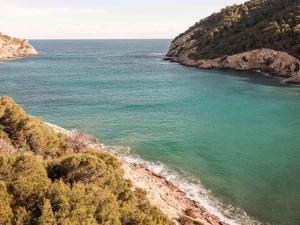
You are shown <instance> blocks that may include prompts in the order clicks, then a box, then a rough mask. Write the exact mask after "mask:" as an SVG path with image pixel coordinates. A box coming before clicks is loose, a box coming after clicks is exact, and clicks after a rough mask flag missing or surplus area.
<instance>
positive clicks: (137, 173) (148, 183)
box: [46, 123, 229, 225]
mask: <svg viewBox="0 0 300 225" xmlns="http://www.w3.org/2000/svg"><path fill="white" fill-rule="evenodd" d="M46 124H47V125H48V126H50V127H52V128H53V129H54V130H55V131H56V132H58V133H62V134H64V135H67V136H72V135H73V134H74V133H73V132H72V131H69V130H65V129H64V128H61V127H59V126H56V125H53V124H50V123H46ZM82 141H83V142H84V141H85V140H84V139H82ZM84 144H88V145H89V147H91V148H93V149H97V150H99V151H106V152H107V151H108V150H107V149H106V148H105V146H104V145H102V144H99V143H93V142H91V143H84ZM110 153H111V152H110ZM111 154H112V153H111ZM118 158H119V159H120V161H121V162H122V165H123V169H124V172H125V177H126V178H127V179H129V180H131V181H132V183H133V186H134V187H136V188H142V189H144V190H145V191H146V192H147V197H148V199H149V200H150V201H151V203H152V204H153V205H155V206H156V207H158V208H159V209H160V210H161V211H162V212H163V213H164V214H166V215H167V216H168V217H169V218H170V219H172V220H173V221H174V223H175V224H181V223H179V222H178V219H179V218H183V217H186V218H187V219H189V220H191V221H194V224H203V225H226V224H229V223H226V222H224V221H222V220H221V219H219V218H218V217H217V216H215V215H213V214H211V213H210V212H208V210H207V209H205V208H204V207H203V206H202V205H201V203H198V202H195V201H193V200H191V199H190V198H188V197H187V195H186V193H184V192H183V191H182V190H180V189H179V188H178V187H176V186H175V185H174V184H173V183H171V182H170V181H168V180H167V179H166V178H164V177H162V176H160V175H158V174H156V173H154V172H152V171H150V170H148V169H147V168H145V167H143V166H142V165H140V164H136V163H129V162H126V161H125V160H122V158H120V157H118ZM187 210H189V211H192V212H193V215H192V216H191V215H189V214H187V213H186V211H187Z"/></svg>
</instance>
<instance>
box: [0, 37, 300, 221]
mask: <svg viewBox="0 0 300 225" xmlns="http://www.w3.org/2000/svg"><path fill="white" fill-rule="evenodd" d="M31 43H32V44H33V45H34V46H35V47H36V48H37V49H38V51H39V52H40V55H39V56H37V57H31V58H24V59H19V60H16V61H10V62H1V63H0V95H10V96H12V97H13V98H14V99H15V100H16V101H17V102H18V103H20V104H21V105H22V106H23V107H24V108H25V109H26V111H27V112H29V113H31V114H33V115H36V116H38V117H40V118H41V119H43V120H46V121H48V122H52V123H55V124H58V125H60V126H63V127H65V128H77V129H83V130H85V131H87V132H89V133H92V134H94V135H96V136H97V137H98V138H99V139H100V140H101V141H102V142H103V143H105V144H106V145H111V146H124V147H127V146H128V147H130V149H131V151H130V154H132V155H133V154H135V155H139V156H140V157H141V158H142V159H144V160H148V161H152V162H161V163H164V164H166V165H168V167H169V168H171V169H173V170H174V171H177V172H178V173H181V174H182V175H184V176H188V177H190V178H193V179H194V180H197V181H200V182H201V185H202V186H203V187H205V188H206V189H207V190H209V191H210V192H209V195H211V196H213V197H215V198H216V199H217V200H218V201H219V202H222V203H223V204H224V205H226V206H229V205H231V206H233V207H234V208H240V209H243V210H244V211H245V212H246V213H247V214H248V215H249V216H250V217H251V218H253V219H255V220H258V221H261V222H263V223H272V224H291V225H297V224H300V179H299V178H300V177H299V174H300V88H296V87H288V86H282V85H280V84H279V82H278V81H277V80H276V79H273V78H264V77H263V76H262V75H260V74H257V73H254V72H253V73H251V72H250V73H239V72H230V71H227V72H225V71H206V70H199V69H194V68H187V67H183V66H180V65H178V64H175V63H171V62H167V61H164V60H162V58H163V55H164V54H165V53H166V51H167V49H168V47H169V44H170V40H89V41H88V40H76V41H74V40H73V41H70V40H57V41H46V40H43V41H42V40H35V41H32V42H31ZM195 190H196V189H195ZM191 191H193V190H191ZM227 209H228V207H227ZM232 216H233V215H232ZM235 216H236V215H235ZM239 216H241V215H239ZM244 223H250V222H249V221H247V222H244Z"/></svg>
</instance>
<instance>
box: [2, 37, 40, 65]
mask: <svg viewBox="0 0 300 225" xmlns="http://www.w3.org/2000/svg"><path fill="white" fill-rule="evenodd" d="M37 54H38V52H37V50H35V48H34V47H32V46H31V45H30V44H29V42H28V40H25V39H18V38H12V37H10V36H7V35H4V34H2V33H0V60H5V59H16V58H20V57H25V56H32V55H37Z"/></svg>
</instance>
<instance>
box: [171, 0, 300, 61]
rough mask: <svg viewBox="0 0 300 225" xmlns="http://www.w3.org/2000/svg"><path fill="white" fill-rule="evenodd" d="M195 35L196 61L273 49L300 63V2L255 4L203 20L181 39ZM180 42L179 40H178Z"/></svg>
mask: <svg viewBox="0 0 300 225" xmlns="http://www.w3.org/2000/svg"><path fill="white" fill-rule="evenodd" d="M190 32H192V33H193V34H192V36H191V37H190V39H192V40H194V41H195V43H194V44H193V46H192V47H191V48H194V47H196V48H197V50H196V51H194V52H193V53H191V54H190V55H189V58H192V59H214V58H217V57H221V56H225V55H234V54H237V53H241V52H245V51H249V50H255V49H259V48H271V49H274V50H280V51H286V52H288V53H289V54H291V55H293V56H295V57H296V58H298V59H300V1H299V0H251V1H248V2H246V3H244V4H242V5H233V6H230V7H226V8H225V9H222V10H221V12H219V13H215V14H212V15H211V16H209V17H207V18H205V19H203V20H201V21H200V22H198V23H196V24H195V25H194V26H192V27H191V28H189V30H188V31H186V32H185V33H183V34H181V35H179V37H181V36H183V35H185V34H187V33H190ZM175 40H176V39H175Z"/></svg>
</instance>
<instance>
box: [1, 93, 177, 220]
mask: <svg viewBox="0 0 300 225" xmlns="http://www.w3.org/2000/svg"><path fill="white" fill-rule="evenodd" d="M0 202H1V204H0V224H2V225H10V224H15V225H26V224H28V225H31V224H32V225H35V224H37V225H66V224H68V225H73V224H74V225H83V224H86V225H93V224H94V225H96V224H104V225H121V224H123V225H155V224H157V225H158V224H162V225H171V224H173V223H172V222H171V221H170V220H169V219H168V218H167V217H166V216H165V215H164V214H162V212H161V211H160V210H158V209H157V208H156V207H154V206H152V205H151V204H150V203H149V201H148V200H147V198H146V194H145V192H144V191H143V190H140V189H133V187H132V184H131V182H130V181H129V180H126V179H124V177H123V170H122V168H121V163H120V162H119V160H118V159H117V158H115V157H114V156H112V155H111V154H109V153H106V152H102V151H96V150H94V149H89V148H87V147H86V146H84V145H79V144H78V143H76V140H70V139H68V138H66V137H65V136H63V135H60V134H58V133H56V132H55V131H54V130H53V129H52V128H50V127H48V126H47V125H45V124H44V123H43V122H41V121H40V120H39V119H37V118H35V117H32V116H29V115H27V114H26V113H25V112H24V111H23V109H22V108H21V107H20V106H19V105H17V104H16V103H15V102H14V101H13V100H12V99H11V98H9V97H0Z"/></svg>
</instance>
